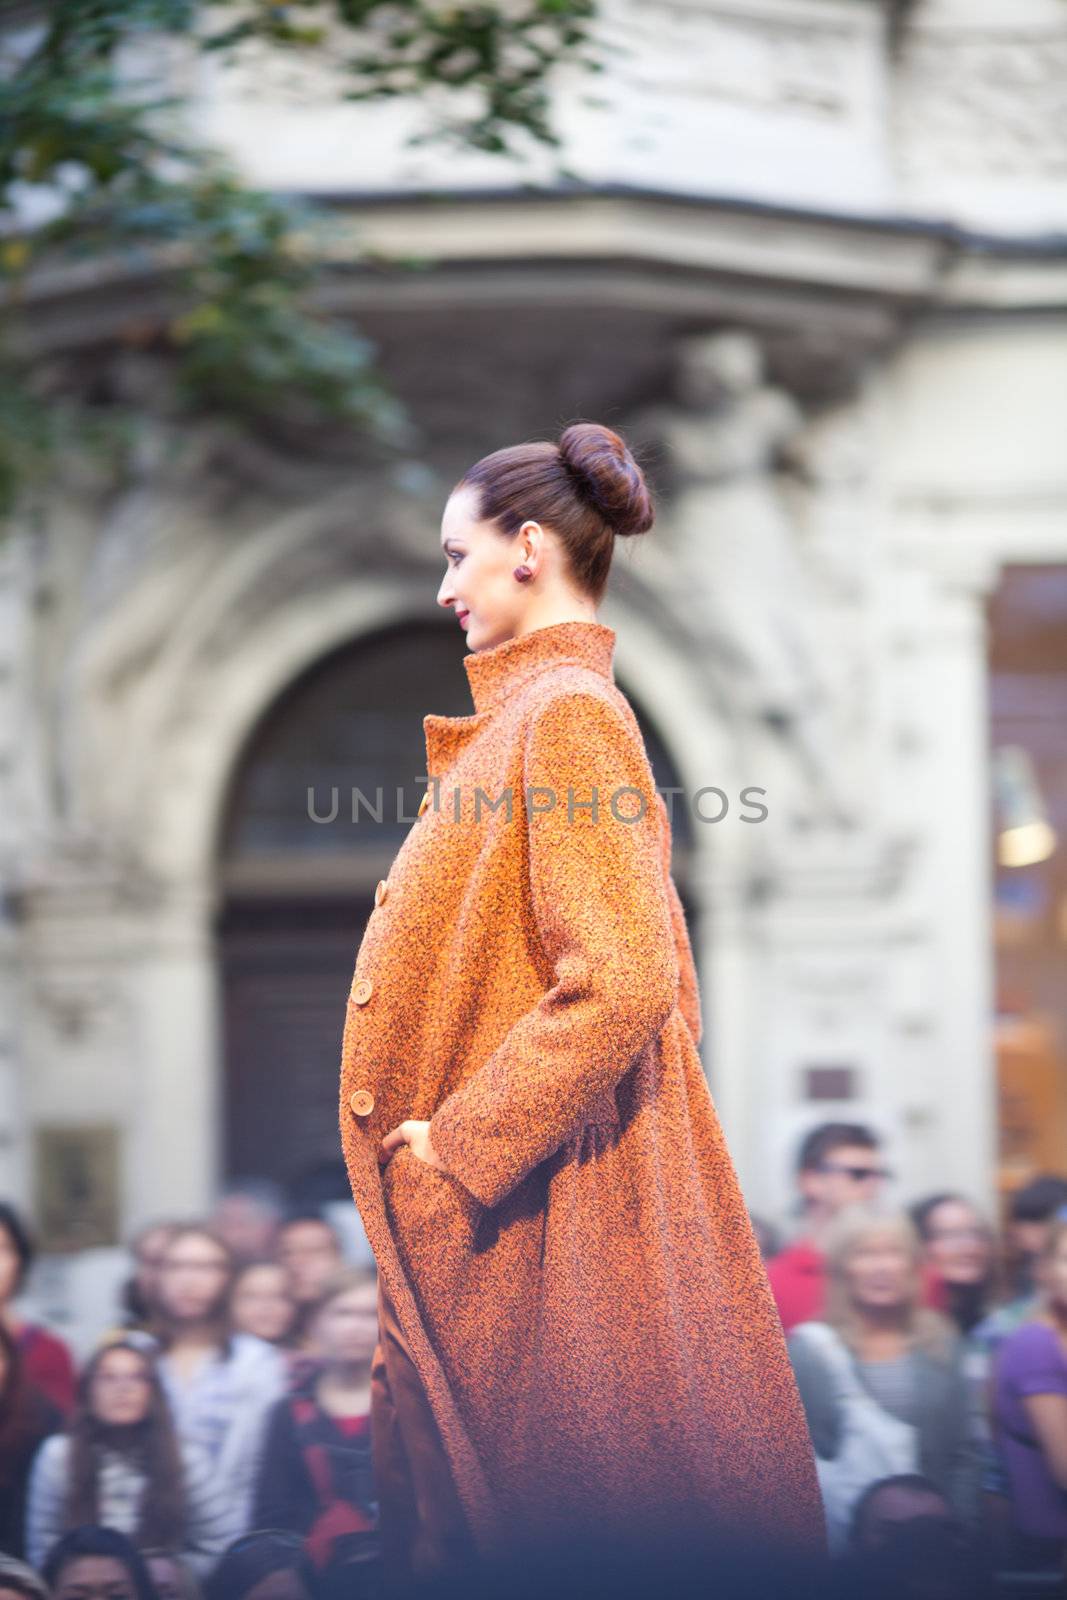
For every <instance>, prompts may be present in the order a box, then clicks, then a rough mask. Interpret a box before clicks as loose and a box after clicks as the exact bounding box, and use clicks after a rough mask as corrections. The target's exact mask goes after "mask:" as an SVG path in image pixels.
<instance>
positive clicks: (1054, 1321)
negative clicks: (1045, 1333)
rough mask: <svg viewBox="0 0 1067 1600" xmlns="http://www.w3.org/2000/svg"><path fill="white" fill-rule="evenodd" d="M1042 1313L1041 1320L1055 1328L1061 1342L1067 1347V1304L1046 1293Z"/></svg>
mask: <svg viewBox="0 0 1067 1600" xmlns="http://www.w3.org/2000/svg"><path fill="white" fill-rule="evenodd" d="M1040 1314H1041V1320H1042V1321H1043V1322H1047V1323H1048V1325H1049V1327H1050V1328H1053V1329H1054V1330H1055V1332H1056V1334H1057V1336H1058V1338H1059V1341H1060V1343H1061V1344H1062V1345H1064V1346H1065V1347H1067V1305H1065V1304H1064V1303H1063V1301H1062V1300H1053V1299H1050V1298H1049V1297H1048V1296H1047V1295H1046V1297H1045V1301H1044V1304H1043V1305H1042V1307H1041V1313H1040Z"/></svg>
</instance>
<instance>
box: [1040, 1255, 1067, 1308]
mask: <svg viewBox="0 0 1067 1600" xmlns="http://www.w3.org/2000/svg"><path fill="white" fill-rule="evenodd" d="M1038 1277H1039V1278H1040V1280H1041V1284H1042V1286H1043V1288H1044V1290H1045V1296H1046V1298H1047V1299H1048V1300H1049V1301H1051V1303H1052V1305H1054V1306H1055V1307H1056V1309H1057V1310H1059V1311H1064V1312H1067V1236H1064V1237H1062V1238H1061V1239H1060V1241H1059V1243H1058V1244H1057V1246H1056V1248H1055V1250H1054V1251H1053V1252H1052V1254H1051V1255H1050V1256H1043V1257H1042V1258H1041V1260H1040V1262H1039V1263H1038Z"/></svg>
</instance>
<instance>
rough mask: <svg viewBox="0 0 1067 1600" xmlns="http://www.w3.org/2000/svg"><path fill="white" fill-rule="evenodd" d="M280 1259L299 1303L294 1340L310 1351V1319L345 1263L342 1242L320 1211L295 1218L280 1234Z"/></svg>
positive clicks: (300, 1347)
mask: <svg viewBox="0 0 1067 1600" xmlns="http://www.w3.org/2000/svg"><path fill="white" fill-rule="evenodd" d="M277 1256H278V1260H279V1262H280V1263H281V1265H282V1266H283V1267H284V1268H285V1270H286V1272H287V1273H288V1276H289V1292H290V1293H291V1294H292V1296H293V1299H294V1300H295V1301H296V1307H297V1319H296V1326H295V1328H294V1330H293V1341H294V1343H295V1345H296V1347H297V1348H298V1349H300V1350H306V1349H307V1348H308V1320H309V1317H310V1314H311V1310H312V1308H313V1306H314V1305H315V1304H316V1302H317V1301H318V1299H319V1296H320V1295H321V1294H322V1291H323V1289H324V1288H325V1286H326V1284H327V1283H328V1281H329V1280H330V1278H331V1277H332V1276H333V1275H334V1273H335V1272H337V1271H338V1270H339V1269H340V1268H341V1267H343V1266H344V1264H345V1259H344V1253H343V1251H342V1249H341V1241H340V1239H339V1238H338V1237H337V1234H336V1233H335V1232H334V1230H333V1228H332V1227H331V1226H330V1224H329V1223H328V1222H327V1221H326V1219H325V1217H322V1216H320V1215H319V1214H318V1212H307V1213H304V1214H302V1215H300V1216H293V1217H290V1218H289V1219H288V1221H287V1222H285V1223H283V1225H282V1228H281V1231H280V1233H279V1235H278V1249H277Z"/></svg>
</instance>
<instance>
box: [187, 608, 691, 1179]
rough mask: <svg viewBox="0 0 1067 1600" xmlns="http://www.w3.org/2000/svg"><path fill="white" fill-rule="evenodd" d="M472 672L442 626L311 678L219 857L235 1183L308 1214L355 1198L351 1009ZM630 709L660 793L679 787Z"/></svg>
mask: <svg viewBox="0 0 1067 1600" xmlns="http://www.w3.org/2000/svg"><path fill="white" fill-rule="evenodd" d="M463 655H464V648H463V643H462V641H461V640H460V639H459V638H458V637H457V634H456V631H455V630H454V629H453V628H450V627H446V626H443V625H442V624H439V623H438V624H435V623H433V622H430V621H426V622H413V623H406V624H403V625H399V626H392V627H389V628H387V629H383V630H381V631H379V632H376V633H374V634H371V635H365V636H363V637H361V638H360V639H359V640H357V641H354V642H352V643H349V644H346V645H345V646H344V647H342V648H340V649H337V650H334V651H332V652H331V653H330V654H329V655H327V656H325V657H323V658H322V659H321V660H319V661H317V662H316V663H315V664H314V666H312V667H311V668H309V669H308V670H307V671H305V672H304V673H302V674H301V675H300V677H299V678H297V679H296V680H295V681H294V682H293V683H292V684H291V685H290V686H289V687H288V688H287V689H286V690H285V692H284V693H283V694H282V695H281V696H279V697H278V699H276V700H275V701H274V703H273V704H272V705H271V706H270V707H269V709H268V710H267V711H266V713H265V714H264V715H263V716H262V717H261V718H260V720H259V722H258V724H257V725H256V727H255V729H254V730H253V732H252V734H251V736H250V738H249V739H248V740H247V742H246V745H245V748H244V750H243V752H242V755H241V758H240V760H239V762H238V764H237V768H236V770H235V773H234V776H233V779H232V782H231V785H230V790H229V794H228V796H227V802H226V805H225V807H224V811H223V820H222V825H221V828H220V834H219V841H218V852H217V855H218V871H219V877H220V883H221V890H222V892H221V896H220V910H219V913H218V918H217V924H216V933H217V944H218V951H219V960H220V964H221V976H222V1005H223V1050H224V1061H225V1074H224V1090H223V1117H224V1140H223V1164H224V1177H225V1178H227V1179H233V1178H238V1177H244V1176H249V1175H259V1176H267V1177H271V1178H274V1179H276V1180H277V1181H279V1182H280V1183H282V1184H283V1185H284V1186H285V1187H286V1188H287V1190H288V1191H289V1193H290V1194H291V1195H292V1196H293V1198H294V1199H296V1200H298V1201H300V1200H315V1201H318V1202H321V1201H324V1200H327V1199H331V1198H342V1197H344V1196H346V1195H347V1193H348V1185H347V1179H346V1177H345V1172H344V1166H343V1163H342V1161H341V1155H340V1140H339V1134H338V1128H337V1092H338V1090H337V1074H338V1069H339V1063H340V1041H341V1030H342V1026H343V1022H344V1012H345V1000H346V996H347V994H348V987H349V984H350V982H351V978H352V970H353V967H354V965H355V959H356V952H357V950H358V947H359V942H360V939H361V937H362V934H363V928H364V926H365V923H366V920H367V917H368V916H369V914H370V911H371V908H372V905H373V894H374V886H375V884H376V883H377V881H378V879H379V878H383V877H385V876H386V874H387V873H388V870H389V867H390V864H391V863H392V860H393V858H394V856H395V855H396V852H397V850H398V848H399V846H400V844H401V842H402V841H403V839H404V837H405V835H406V833H407V830H408V828H410V826H411V825H412V823H413V822H414V820H415V816H416V811H417V807H418V802H419V799H420V797H421V794H422V791H423V789H424V787H425V761H426V750H425V743H424V738H423V728H422V718H423V716H424V715H425V714H426V713H427V712H428V711H434V712H438V713H441V714H443V715H445V716H465V715H468V714H469V713H470V711H471V697H470V690H469V687H468V684H467V678H466V674H465V672H464V670H463ZM630 698H631V700H632V703H633V705H634V709H635V712H636V713H637V716H638V720H639V722H640V723H641V727H642V731H643V733H644V735H645V740H646V744H647V747H648V751H649V756H650V759H651V762H652V766H653V770H654V772H655V776H656V781H657V783H658V784H659V785H661V786H662V787H667V786H671V785H676V784H677V782H678V779H677V775H676V771H675V768H674V766H673V763H672V762H671V760H670V758H669V756H668V754H667V751H666V749H665V748H664V745H663V742H662V740H661V739H660V738H659V737H658V735H657V733H656V730H655V729H654V727H652V726H651V724H650V721H649V718H648V717H647V715H646V714H645V713H644V712H643V710H642V708H641V706H640V704H639V702H638V699H637V697H636V696H634V695H631V696H630ZM398 793H399V801H400V803H399V804H398ZM353 797H356V800H355V805H354V804H353ZM375 813H376V814H375ZM674 825H675V847H676V848H675V876H676V881H677V882H678V887H679V892H680V894H681V895H682V898H683V901H685V902H686V909H687V912H689V913H690V916H691V917H692V907H691V906H690V905H689V903H688V900H687V897H686V891H685V876H686V873H685V862H686V857H687V853H688V849H689V846H690V843H691V840H690V837H689V832H690V824H689V818H688V814H687V808H685V807H683V806H680V805H678V806H676V807H675V824H674ZM693 931H694V942H695V940H696V932H695V927H694V930H693Z"/></svg>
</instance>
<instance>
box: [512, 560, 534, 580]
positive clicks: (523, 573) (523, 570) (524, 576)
mask: <svg viewBox="0 0 1067 1600" xmlns="http://www.w3.org/2000/svg"><path fill="white" fill-rule="evenodd" d="M515 576H516V578H518V580H519V582H520V583H528V582H529V581H530V579H531V578H532V577H533V573H532V572H531V571H530V569H529V567H528V566H527V565H526V563H525V561H524V562H523V563H522V564H521V566H518V567H516V568H515Z"/></svg>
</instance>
